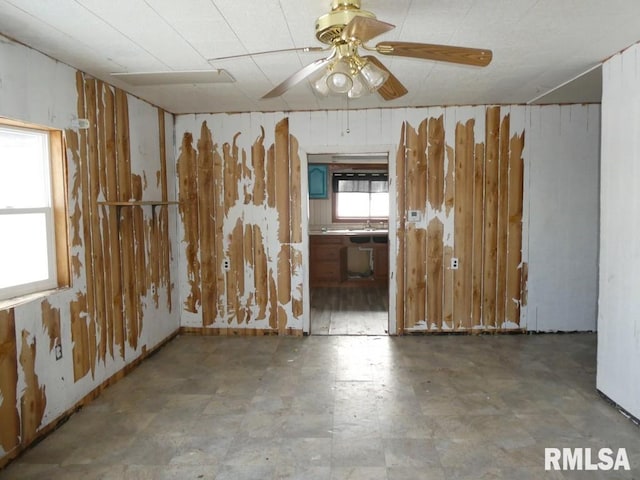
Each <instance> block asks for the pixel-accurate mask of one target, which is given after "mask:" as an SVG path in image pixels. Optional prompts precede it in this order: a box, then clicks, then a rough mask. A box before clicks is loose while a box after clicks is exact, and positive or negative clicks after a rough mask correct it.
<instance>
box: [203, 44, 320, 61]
mask: <svg viewBox="0 0 640 480" xmlns="http://www.w3.org/2000/svg"><path fill="white" fill-rule="evenodd" d="M326 50H329V49H328V48H324V47H297V48H281V49H279V50H265V51H264V52H253V53H240V54H238V55H229V56H226V57H216V58H208V59H207V62H217V61H219V60H231V59H232V58H242V57H255V56H256V55H266V54H267V53H282V52H305V53H307V52H324V51H326Z"/></svg>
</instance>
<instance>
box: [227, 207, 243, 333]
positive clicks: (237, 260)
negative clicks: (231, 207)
mask: <svg viewBox="0 0 640 480" xmlns="http://www.w3.org/2000/svg"><path fill="white" fill-rule="evenodd" d="M243 240H244V229H243V222H242V218H238V219H237V220H236V224H235V227H234V228H233V230H232V232H231V238H230V239H229V250H228V252H227V258H228V259H229V266H230V268H229V271H228V272H227V322H228V323H232V322H233V321H234V320H236V322H237V323H238V324H239V323H240V321H241V312H240V289H241V283H243V282H241V277H242V278H243V277H244V261H243V257H244V249H243V243H242V242H243Z"/></svg>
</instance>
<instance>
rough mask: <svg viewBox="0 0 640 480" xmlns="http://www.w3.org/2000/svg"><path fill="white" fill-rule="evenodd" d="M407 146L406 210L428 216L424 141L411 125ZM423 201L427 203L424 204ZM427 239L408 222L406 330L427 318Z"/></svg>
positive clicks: (407, 133)
mask: <svg viewBox="0 0 640 480" xmlns="http://www.w3.org/2000/svg"><path fill="white" fill-rule="evenodd" d="M406 146H407V149H406V160H407V167H406V171H405V174H406V202H407V204H406V210H407V211H409V210H418V211H420V212H422V214H423V215H424V213H425V208H426V181H427V179H426V159H425V158H424V157H425V153H424V149H423V147H424V144H423V143H422V142H421V141H420V138H419V134H418V132H416V131H415V130H414V129H413V127H411V126H410V125H407V129H406ZM423 185H424V186H423ZM423 195H424V196H423ZM421 200H424V202H425V203H424V204H423V203H421ZM424 239H425V237H424V230H423V229H421V228H418V227H417V226H416V225H415V224H414V223H407V228H406V242H407V243H406V248H407V258H406V261H407V266H406V268H407V270H406V285H405V290H406V300H405V302H406V305H405V328H409V329H410V328H413V327H415V326H416V324H417V323H418V322H419V321H422V320H424V318H425V315H424V313H425V308H426V291H425V287H426V285H425V283H426V278H425V275H424V274H423V273H425V269H424V268H423V265H422V262H423V260H424V256H425V250H426V245H424V244H423V241H424ZM409 259H411V260H410V261H409Z"/></svg>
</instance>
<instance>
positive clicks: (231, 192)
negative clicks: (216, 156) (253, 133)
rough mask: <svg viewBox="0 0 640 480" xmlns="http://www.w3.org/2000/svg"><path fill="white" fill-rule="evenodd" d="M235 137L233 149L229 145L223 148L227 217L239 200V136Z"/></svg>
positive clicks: (226, 144) (225, 209) (225, 210)
mask: <svg viewBox="0 0 640 480" xmlns="http://www.w3.org/2000/svg"><path fill="white" fill-rule="evenodd" d="M238 135H239V133H238V134H236V135H235V136H234V137H233V142H234V145H233V148H232V146H231V145H229V144H228V143H225V144H224V145H223V147H222V153H223V156H224V212H225V216H226V215H227V214H228V213H229V210H230V209H231V207H233V206H234V205H235V204H236V201H237V200H238V182H237V178H238V176H237V173H236V172H237V170H238V166H237V163H238V156H237V147H236V145H235V141H236V138H237V136H238Z"/></svg>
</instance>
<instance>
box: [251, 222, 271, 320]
mask: <svg viewBox="0 0 640 480" xmlns="http://www.w3.org/2000/svg"><path fill="white" fill-rule="evenodd" d="M253 251H254V265H255V271H254V288H255V295H256V306H257V307H258V313H257V315H256V320H264V319H265V318H266V316H267V304H268V301H269V288H268V281H269V280H268V276H267V255H266V253H265V248H264V237H263V235H262V229H261V228H260V226H259V225H254V227H253Z"/></svg>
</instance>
